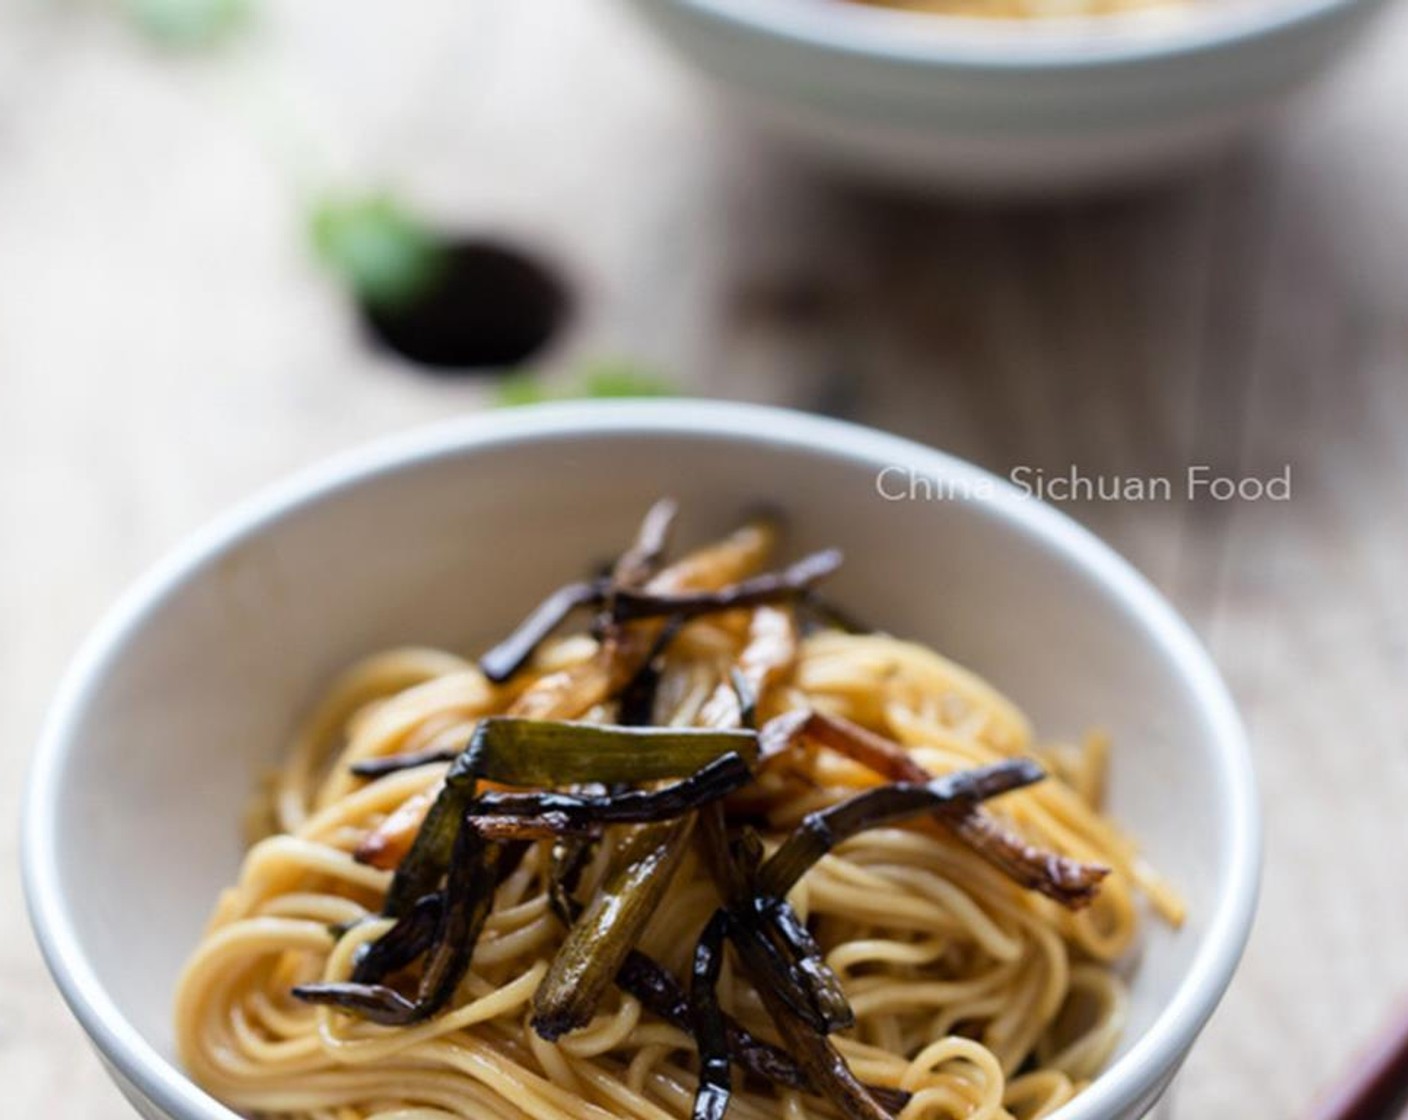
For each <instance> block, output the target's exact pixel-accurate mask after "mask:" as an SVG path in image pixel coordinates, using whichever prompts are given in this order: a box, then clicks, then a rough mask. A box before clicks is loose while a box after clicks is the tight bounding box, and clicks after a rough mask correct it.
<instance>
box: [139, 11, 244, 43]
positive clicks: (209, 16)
mask: <svg viewBox="0 0 1408 1120" xmlns="http://www.w3.org/2000/svg"><path fill="white" fill-rule="evenodd" d="M123 6H124V8H125V10H126V12H127V14H128V17H129V18H130V19H131V20H132V22H133V23H134V24H136V26H137V28H138V29H139V30H140V31H141V32H142V33H143V34H145V35H146V36H147V37H148V38H150V39H153V40H155V41H156V42H157V43H159V44H161V45H162V46H164V47H170V48H176V49H181V50H195V49H201V48H205V47H212V46H215V45H216V44H218V43H219V42H221V41H222V40H223V39H225V38H226V37H227V36H228V35H230V34H231V33H232V32H234V31H237V30H239V29H240V28H241V27H243V26H244V24H245V23H246V21H247V20H248V18H249V14H250V13H249V4H248V3H247V0H123Z"/></svg>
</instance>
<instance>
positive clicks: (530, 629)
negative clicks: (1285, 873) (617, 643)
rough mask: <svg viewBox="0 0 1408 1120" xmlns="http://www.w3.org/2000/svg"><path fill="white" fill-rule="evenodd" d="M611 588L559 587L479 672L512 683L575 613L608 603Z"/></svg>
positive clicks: (595, 583) (597, 584)
mask: <svg viewBox="0 0 1408 1120" xmlns="http://www.w3.org/2000/svg"><path fill="white" fill-rule="evenodd" d="M607 588H608V585H607V583H606V581H605V580H584V581H582V582H580V583H569V584H567V585H566V586H564V587H559V588H558V589H557V590H556V591H554V592H553V593H552V594H551V595H549V596H548V597H547V598H546V599H544V600H543V601H542V602H541V603H539V604H538V605H537V606H536V607H534V608H533V610H532V612H531V613H530V614H529V615H528V617H527V618H525V619H524V620H523V621H522V622H520V623H519V624H518V626H517V627H515V628H514V630H513V632H512V633H511V634H509V636H508V637H507V638H505V639H504V640H503V641H501V642H499V644H498V645H496V646H494V647H493V648H492V649H490V650H488V651H487V652H486V653H485V654H484V655H483V656H482V657H480V659H479V671H480V672H481V673H483V674H484V675H485V676H486V677H487V678H488V679H489V680H491V681H493V682H494V683H495V684H503V683H504V682H505V681H508V680H510V679H511V678H512V677H513V675H514V674H515V673H517V672H518V671H519V670H520V669H522V668H523V666H525V665H526V664H528V662H529V660H530V659H531V658H532V656H533V654H534V653H535V652H536V651H537V649H538V647H539V646H540V645H542V643H543V642H545V641H546V640H547V639H548V638H550V637H551V636H552V635H553V633H554V631H556V630H557V628H558V627H559V626H561V625H562V624H563V623H564V622H566V621H567V620H568V618H570V617H571V616H572V612H573V611H576V610H579V609H580V608H582V607H587V606H600V605H601V604H602V603H604V602H605V601H606V595H607Z"/></svg>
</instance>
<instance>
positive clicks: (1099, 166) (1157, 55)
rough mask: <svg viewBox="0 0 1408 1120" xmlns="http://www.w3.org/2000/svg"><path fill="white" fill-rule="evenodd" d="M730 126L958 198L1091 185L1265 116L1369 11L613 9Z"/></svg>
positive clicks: (1256, 7)
mask: <svg viewBox="0 0 1408 1120" xmlns="http://www.w3.org/2000/svg"><path fill="white" fill-rule="evenodd" d="M631 2H632V3H633V4H634V6H635V7H636V8H638V9H639V10H640V11H641V12H642V13H643V14H644V15H645V16H646V17H647V18H648V21H649V23H650V24H651V25H653V26H654V27H655V28H656V30H658V32H659V33H660V34H661V36H663V38H664V39H665V40H666V41H668V42H669V43H670V44H671V45H672V46H673V47H674V48H676V50H677V51H678V53H679V54H681V55H682V56H684V57H685V58H686V59H688V60H689V61H690V62H691V63H693V64H694V65H695V66H697V67H698V68H699V69H700V70H701V71H703V72H704V73H705V74H707V75H708V76H709V77H711V78H712V79H713V80H714V82H715V84H716V85H717V86H718V88H719V89H720V90H721V91H722V92H723V93H724V94H725V95H726V97H727V100H728V101H729V102H730V103H732V104H733V105H734V106H735V107H736V108H737V109H738V110H739V111H740V112H741V113H742V114H743V115H744V116H745V117H746V118H747V119H749V120H751V121H752V122H754V123H755V124H756V125H757V126H758V127H759V128H761V129H762V130H763V131H764V132H766V133H768V134H771V135H774V136H777V137H779V138H781V139H782V140H784V141H785V142H787V143H789V144H791V145H792V146H794V147H796V148H798V149H799V150H800V151H802V152H804V153H806V154H808V155H810V156H812V157H815V158H818V159H820V160H821V161H823V162H825V163H828V164H831V165H835V166H837V167H840V168H843V169H845V170H848V171H850V172H856V173H859V174H861V175H863V176H866V177H870V178H879V179H884V180H889V181H895V182H900V183H904V184H909V185H922V186H925V187H928V188H937V189H940V190H943V191H946V192H949V193H955V194H963V195H969V196H1031V195H1042V194H1059V193H1071V192H1075V191H1082V190H1095V189H1102V188H1103V189H1108V188H1111V187H1115V186H1121V185H1126V184H1129V183H1131V182H1136V181H1140V180H1144V179H1149V178H1151V177H1154V176H1157V175H1160V174H1164V173H1167V172H1169V171H1171V170H1174V169H1177V168H1179V167H1182V166H1184V165H1187V164H1189V163H1191V162H1193V161H1195V160H1196V159H1198V158H1200V157H1203V156H1206V155H1207V154H1209V153H1211V152H1213V151H1215V150H1217V149H1219V148H1221V147H1223V146H1224V145H1226V144H1227V143H1228V142H1229V141H1231V140H1233V139H1235V138H1237V137H1239V136H1241V135H1243V134H1245V133H1246V132H1247V131H1249V130H1250V129H1251V128H1252V127H1254V126H1255V125H1257V124H1258V123H1260V122H1262V121H1263V120H1265V119H1266V117H1267V116H1268V115H1269V114H1270V113H1271V112H1272V111H1273V110H1274V109H1276V108H1277V107H1278V106H1279V105H1280V104H1281V103H1282V102H1283V101H1284V100H1285V99H1286V97H1287V95H1288V94H1290V93H1292V92H1293V91H1295V90H1297V89H1298V88H1300V87H1301V86H1302V85H1304V84H1305V83H1306V82H1307V81H1308V80H1309V79H1310V78H1312V77H1314V76H1315V75H1316V74H1318V73H1319V72H1320V71H1321V70H1323V69H1324V68H1325V67H1326V66H1327V65H1328V64H1329V62H1330V61H1331V60H1332V59H1333V58H1334V57H1335V56H1336V55H1337V54H1339V53H1341V51H1342V49H1343V48H1344V47H1345V45H1346V44H1347V43H1348V42H1349V41H1350V39H1351V38H1352V36H1353V33H1354V32H1355V31H1357V30H1358V29H1359V27H1360V26H1361V25H1362V24H1363V23H1364V21H1365V19H1366V17H1367V16H1368V15H1369V14H1370V13H1371V12H1373V11H1374V10H1376V9H1377V8H1379V7H1381V6H1382V3H1381V0H1185V2H1184V3H1183V4H1181V6H1178V7H1168V8H1163V9H1154V10H1148V11H1142V12H1135V13H1126V14H1121V15H1118V16H1103V17H1093V18H1091V17H1086V18H1076V17H1060V18H1050V19H1044V20H1041V21H1024V22H1007V21H997V20H978V19H959V18H953V17H946V16H937V15H932V14H925V13H915V12H904V11H898V10H894V9H887V8H879V7H871V6H866V5H862V4H857V3H852V2H850V0H631Z"/></svg>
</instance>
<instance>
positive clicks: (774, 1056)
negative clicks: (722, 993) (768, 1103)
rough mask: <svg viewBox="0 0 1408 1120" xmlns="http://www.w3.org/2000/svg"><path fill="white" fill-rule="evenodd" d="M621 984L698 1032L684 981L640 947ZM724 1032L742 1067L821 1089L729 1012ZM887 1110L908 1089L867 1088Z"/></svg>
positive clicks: (653, 1009) (900, 1103)
mask: <svg viewBox="0 0 1408 1120" xmlns="http://www.w3.org/2000/svg"><path fill="white" fill-rule="evenodd" d="M616 983H617V986H618V987H620V988H621V990H622V991H624V992H627V993H629V994H630V995H633V996H635V998H636V999H638V1000H640V1002H641V1005H642V1006H643V1007H645V1008H646V1010H648V1011H649V1012H650V1013H651V1014H653V1015H658V1016H659V1017H660V1018H661V1019H664V1020H665V1022H667V1023H670V1024H671V1025H673V1026H676V1027H679V1028H680V1029H681V1030H692V1024H691V1017H690V1010H689V1000H688V998H687V996H686V995H685V991H684V989H683V988H682V987H680V983H679V981H678V980H676V979H675V977H674V976H673V975H672V974H671V973H670V972H668V971H667V970H666V969H664V968H663V967H661V966H660V965H659V964H657V963H656V962H655V961H653V960H651V959H650V958H649V957H648V956H646V955H645V954H644V953H642V952H640V951H639V950H637V951H634V952H632V953H629V954H627V956H626V960H625V962H624V963H623V964H622V965H621V971H620V972H618V973H617V974H616ZM724 1030H725V1032H726V1033H727V1035H728V1049H729V1056H730V1058H731V1059H732V1060H733V1062H734V1064H735V1065H737V1066H738V1067H739V1068H740V1069H744V1070H746V1071H747V1072H748V1073H751V1074H752V1075H753V1076H755V1077H760V1078H762V1079H763V1080H764V1081H767V1082H769V1083H770V1084H774V1085H778V1086H781V1087H782V1088H785V1089H796V1090H798V1091H799V1092H803V1093H815V1092H816V1091H817V1090H816V1089H815V1088H814V1087H813V1085H812V1084H811V1082H810V1081H808V1080H807V1075H806V1074H805V1073H804V1072H803V1070H802V1068H801V1067H800V1066H799V1065H798V1064H797V1063H796V1061H795V1060H794V1059H793V1057H792V1055H791V1054H789V1053H788V1052H787V1051H786V1050H784V1049H782V1048H781V1047H780V1046H774V1045H773V1044H772V1043H770V1042H764V1041H763V1040H762V1039H759V1038H756V1037H754V1036H753V1035H752V1034H750V1033H749V1032H748V1030H747V1029H746V1028H745V1027H743V1026H741V1025H740V1024H739V1023H738V1022H737V1021H735V1020H734V1019H733V1018H732V1017H730V1016H729V1015H727V1014H725V1015H724ZM866 1088H867V1089H868V1090H869V1091H870V1093H871V1095H873V1096H874V1097H875V1099H876V1100H878V1101H880V1102H881V1103H882V1104H883V1105H884V1107H885V1108H886V1110H887V1111H889V1112H892V1113H894V1112H899V1111H900V1110H901V1109H902V1108H904V1106H905V1105H906V1104H908V1103H909V1097H910V1094H908V1093H906V1092H904V1091H903V1090H902V1089H887V1088H882V1087H880V1086H875V1085H870V1086H867V1087H866Z"/></svg>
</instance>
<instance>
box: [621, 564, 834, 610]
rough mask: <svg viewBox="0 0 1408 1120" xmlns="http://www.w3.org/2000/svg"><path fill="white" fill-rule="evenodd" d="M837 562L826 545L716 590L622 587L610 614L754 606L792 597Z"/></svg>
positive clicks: (823, 576)
mask: <svg viewBox="0 0 1408 1120" xmlns="http://www.w3.org/2000/svg"><path fill="white" fill-rule="evenodd" d="M840 566H841V553H840V552H839V551H838V550H837V549H834V548H829V549H826V550H825V551H823V552H815V553H813V554H812V555H810V556H807V557H804V558H803V559H801V560H798V561H797V562H796V563H795V564H793V565H791V566H790V567H788V568H786V569H784V570H783V571H781V572H769V573H767V574H765V575H760V576H754V577H753V578H752V579H745V580H743V581H741V582H739V583H735V584H731V585H729V586H728V587H723V588H720V589H719V590H718V591H697V592H684V593H680V594H656V593H652V592H650V591H633V590H629V589H624V588H623V589H621V590H619V591H617V592H616V594H615V595H614V596H613V615H614V617H615V619H616V620H617V621H618V622H630V621H632V620H634V619H638V618H659V617H661V616H662V615H679V616H681V617H684V618H694V617H696V616H698V615H701V614H712V613H714V612H717V611H727V610H733V609H734V608H737V607H756V606H761V605H762V604H764V603H775V602H778V601H779V600H782V599H794V598H796V597H797V596H798V595H801V594H802V593H803V592H805V591H806V590H807V589H809V588H810V587H812V585H814V584H816V583H818V582H820V581H821V580H823V579H825V578H826V577H827V576H829V575H831V574H832V573H834V572H835V571H836V569H837V568H839V567H840Z"/></svg>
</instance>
